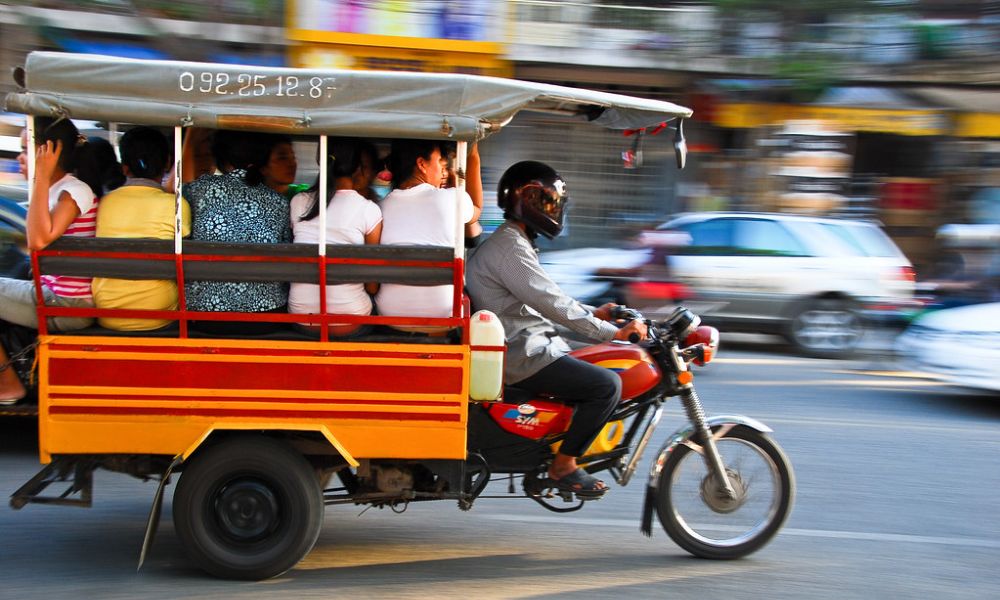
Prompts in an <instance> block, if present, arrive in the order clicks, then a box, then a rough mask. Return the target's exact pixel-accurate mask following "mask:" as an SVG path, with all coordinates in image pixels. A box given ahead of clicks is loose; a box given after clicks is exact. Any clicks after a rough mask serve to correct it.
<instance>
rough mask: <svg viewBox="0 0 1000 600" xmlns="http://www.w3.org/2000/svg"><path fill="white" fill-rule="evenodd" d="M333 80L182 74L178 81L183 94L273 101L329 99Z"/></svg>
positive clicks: (332, 88)
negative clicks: (262, 98)
mask: <svg viewBox="0 0 1000 600" xmlns="http://www.w3.org/2000/svg"><path fill="white" fill-rule="evenodd" d="M335 83H336V78H334V77H319V76H313V77H309V78H308V79H307V78H305V77H298V76H297V75H251V74H250V73H234V74H229V73H222V72H220V73H211V72H208V71H204V72H201V73H192V72H191V71H184V72H183V73H181V74H180V77H179V78H178V80H177V85H178V87H179V88H180V90H181V91H182V92H197V93H200V94H217V95H219V96H242V97H244V98H253V97H257V98H260V97H264V96H271V97H275V98H311V99H313V100H319V99H320V98H324V97H325V98H330V97H331V96H332V95H333V92H334V90H336V89H337V87H336V85H334V84H335Z"/></svg>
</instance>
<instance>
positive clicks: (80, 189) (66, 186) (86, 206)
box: [41, 174, 97, 298]
mask: <svg viewBox="0 0 1000 600" xmlns="http://www.w3.org/2000/svg"><path fill="white" fill-rule="evenodd" d="M63 192H66V193H68V194H69V195H70V198H72V199H73V202H74V203H76V207H77V208H78V209H80V214H79V215H77V217H76V219H74V220H73V222H72V223H70V224H69V227H67V228H66V231H64V232H63V236H69V237H94V233H95V232H96V230H97V196H95V195H94V192H93V190H91V189H90V186H89V185H87V184H86V183H84V182H82V181H80V180H79V179H77V178H76V177H75V176H73V175H68V174H67V175H65V176H63V178H62V179H60V180H59V181H57V182H55V183H53V184H52V185H51V186H49V212H51V211H52V210H53V209H54V208H55V207H56V205H57V204H59V197H60V196H62V194H63ZM41 280H42V283H43V284H44V285H45V286H46V287H48V288H49V289H51V290H52V291H53V292H55V293H56V294H57V295H59V296H64V297H67V298H90V297H91V290H90V278H89V277H70V276H67V275H42V276H41Z"/></svg>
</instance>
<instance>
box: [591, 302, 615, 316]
mask: <svg viewBox="0 0 1000 600" xmlns="http://www.w3.org/2000/svg"><path fill="white" fill-rule="evenodd" d="M616 308H618V305H617V304H615V303H614V302H608V303H607V304H602V305H600V306H598V307H597V308H595V309H594V316H595V317H597V318H598V319H600V320H602V321H611V320H614V314H615V309H616Z"/></svg>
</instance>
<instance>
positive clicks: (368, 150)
mask: <svg viewBox="0 0 1000 600" xmlns="http://www.w3.org/2000/svg"><path fill="white" fill-rule="evenodd" d="M326 153H327V156H326V203H327V205H329V204H330V200H332V199H333V195H334V194H335V193H336V191H337V190H336V189H335V184H336V181H337V179H338V178H340V177H350V176H352V175H354V173H356V172H357V170H358V169H360V168H361V159H362V157H363V156H365V155H366V154H367V155H368V157H369V158H370V159H371V160H372V168H374V163H375V158H376V157H377V156H378V151H377V150H376V149H375V145H374V144H372V143H371V142H369V141H368V140H363V139H361V138H353V137H351V138H346V137H345V138H333V137H332V138H329V142H328V143H327V147H326ZM306 191H307V192H308V193H309V194H311V196H312V202H310V204H309V208H308V209H306V212H305V213H303V215H302V220H303V221H310V220H312V219H315V218H316V217H317V216H319V202H317V198H319V177H317V178H316V182H315V183H313V184H312V187H310V188H309V189H308V190H306Z"/></svg>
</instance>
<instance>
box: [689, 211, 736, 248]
mask: <svg viewBox="0 0 1000 600" xmlns="http://www.w3.org/2000/svg"><path fill="white" fill-rule="evenodd" d="M677 229H679V230H681V231H683V232H685V233H687V234H688V235H689V236H691V241H690V243H689V244H688V245H687V246H685V247H683V248H682V249H680V250H678V253H680V254H708V255H715V256H723V255H731V254H733V253H734V251H733V242H732V239H733V220H732V219H711V220H708V221H699V222H697V223H687V224H684V225H681V226H679V227H677Z"/></svg>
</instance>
